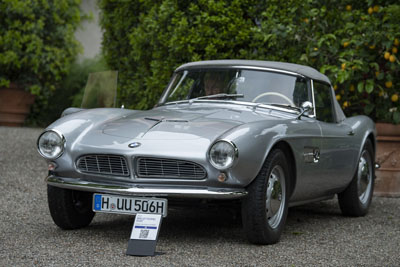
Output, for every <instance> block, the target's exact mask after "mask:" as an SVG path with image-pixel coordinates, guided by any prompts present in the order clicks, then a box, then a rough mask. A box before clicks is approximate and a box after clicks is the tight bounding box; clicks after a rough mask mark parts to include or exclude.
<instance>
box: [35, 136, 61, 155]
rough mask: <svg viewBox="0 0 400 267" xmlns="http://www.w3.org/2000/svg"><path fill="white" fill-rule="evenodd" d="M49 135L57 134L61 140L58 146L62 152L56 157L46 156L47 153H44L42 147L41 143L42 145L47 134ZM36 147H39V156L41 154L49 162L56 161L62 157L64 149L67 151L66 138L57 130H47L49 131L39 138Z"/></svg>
mask: <svg viewBox="0 0 400 267" xmlns="http://www.w3.org/2000/svg"><path fill="white" fill-rule="evenodd" d="M49 133H53V134H56V136H57V137H58V138H59V141H58V146H59V149H60V151H59V152H58V153H57V154H56V155H54V156H49V154H46V153H45V152H44V151H43V148H42V147H41V146H40V143H41V140H42V138H45V135H46V134H49ZM36 145H37V150H38V152H39V154H40V155H41V156H42V157H44V158H45V159H48V160H55V159H58V158H59V157H61V155H62V154H63V153H64V149H65V137H64V135H63V134H62V133H60V132H59V131H57V130H54V129H53V130H47V131H44V132H43V133H42V134H41V135H40V136H39V138H38V140H37V144H36Z"/></svg>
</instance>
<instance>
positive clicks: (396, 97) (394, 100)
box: [392, 94, 399, 102]
mask: <svg viewBox="0 0 400 267" xmlns="http://www.w3.org/2000/svg"><path fill="white" fill-rule="evenodd" d="M392 101H393V102H397V101H399V95H398V94H393V95H392Z"/></svg>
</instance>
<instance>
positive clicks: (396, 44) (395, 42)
mask: <svg viewBox="0 0 400 267" xmlns="http://www.w3.org/2000/svg"><path fill="white" fill-rule="evenodd" d="M393 43H394V45H395V46H398V45H399V44H400V42H399V39H397V38H395V39H394V41H393Z"/></svg>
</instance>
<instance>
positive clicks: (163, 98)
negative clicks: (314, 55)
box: [157, 65, 313, 113]
mask: <svg viewBox="0 0 400 267" xmlns="http://www.w3.org/2000/svg"><path fill="white" fill-rule="evenodd" d="M199 69H204V70H207V69H237V70H255V71H264V72H272V73H278V74H285V75H289V76H294V77H299V78H303V79H305V80H306V82H307V84H308V86H310V85H311V79H310V78H308V77H306V76H304V75H302V74H299V73H296V72H292V71H287V70H281V69H274V68H264V67H257V66H242V65H229V66H228V65H224V66H219V65H218V66H212V65H210V66H191V67H189V68H185V69H179V73H181V72H184V71H186V70H187V71H190V70H199ZM177 74H178V72H177V71H175V72H174V74H173V76H172V79H171V80H170V82H169V83H168V85H167V87H166V89H165V90H164V92H163V93H162V95H161V97H160V100H159V101H158V103H157V106H162V105H171V104H181V103H193V102H211V103H216V102H217V103H231V104H233V103H234V104H241V105H246V106H253V107H261V108H269V109H277V110H283V111H288V112H290V113H293V112H295V113H299V112H300V111H295V110H293V109H292V108H285V107H277V106H274V105H268V104H261V103H254V102H248V101H234V100H231V99H227V100H223V99H196V98H192V99H184V100H179V101H168V102H167V98H168V95H169V93H170V91H171V90H173V88H172V85H173V84H174V83H175V80H176V79H177V77H178V76H179V75H177ZM312 98H313V96H312Z"/></svg>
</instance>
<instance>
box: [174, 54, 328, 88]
mask: <svg viewBox="0 0 400 267" xmlns="http://www.w3.org/2000/svg"><path fill="white" fill-rule="evenodd" d="M223 66H237V67H259V68H266V69H278V70H282V71H288V72H293V73H297V74H300V75H303V76H306V77H309V78H311V79H314V80H319V81H323V82H326V83H329V84H330V81H329V79H328V77H326V76H325V75H324V74H322V73H320V72H319V71H317V70H316V69H314V68H312V67H308V66H304V65H299V64H293V63H286V62H277V61H261V60H240V59H225V60H207V61H197V62H190V63H186V64H183V65H181V66H180V67H178V68H177V69H176V70H175V71H181V70H184V69H192V68H201V67H223Z"/></svg>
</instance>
